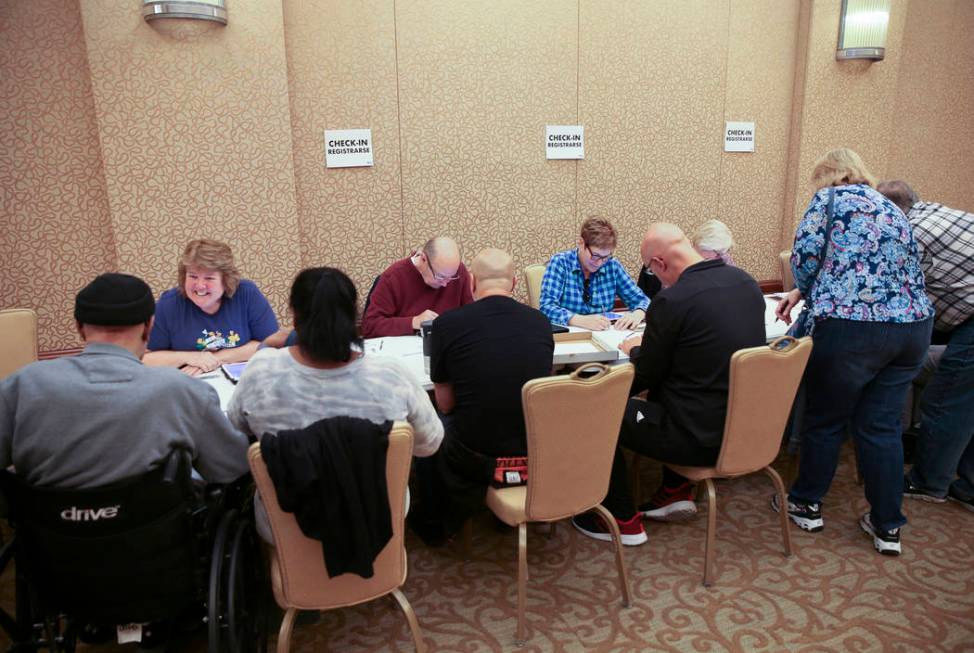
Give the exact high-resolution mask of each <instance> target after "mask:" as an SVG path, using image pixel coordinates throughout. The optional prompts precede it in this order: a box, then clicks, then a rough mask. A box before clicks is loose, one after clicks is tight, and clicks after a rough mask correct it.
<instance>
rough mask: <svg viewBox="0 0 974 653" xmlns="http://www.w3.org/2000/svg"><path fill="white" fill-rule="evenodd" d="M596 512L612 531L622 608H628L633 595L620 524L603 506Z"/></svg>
mask: <svg viewBox="0 0 974 653" xmlns="http://www.w3.org/2000/svg"><path fill="white" fill-rule="evenodd" d="M595 511H596V512H598V513H599V515H601V516H602V520H603V521H604V522H605V523H606V524H608V525H609V529H610V530H611V531H612V543H613V544H614V545H615V548H616V567H617V568H618V569H619V585H621V586H622V606H623V607H624V608H628V607H629V606H630V605H632V595H631V594H630V593H629V575H628V574H627V573H626V561H625V559H624V558H623V556H622V535H620V533H619V523H618V522H616V520H615V518H614V517H613V516H612V513H611V512H609V511H608V510H607V509H606V508H605V506H603V505H602V504H599V505H597V506H595Z"/></svg>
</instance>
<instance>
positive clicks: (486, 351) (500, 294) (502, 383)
mask: <svg viewBox="0 0 974 653" xmlns="http://www.w3.org/2000/svg"><path fill="white" fill-rule="evenodd" d="M515 282H516V276H515V274H514V261H513V260H512V259H511V256H510V255H509V254H508V253H507V252H504V251H501V250H499V249H493V248H488V249H485V250H483V251H482V252H480V253H479V254H478V255H477V257H476V258H475V259H474V261H473V263H471V265H470V283H471V290H472V292H473V298H474V302H473V303H472V304H467V305H466V306H462V307H460V308H457V309H454V310H451V311H448V312H446V313H444V314H443V315H441V316H439V317H438V318H436V320H435V321H434V323H433V331H432V335H431V337H432V350H431V352H430V378H431V379H432V381H433V386H434V392H435V394H436V404H437V408H438V410H439V411H440V413H442V414H444V415H447V416H448V417H447V418H445V419H444V424H445V426H446V435H445V437H444V439H443V444H442V445H441V446H440V450H439V452H438V453H437V454H436V456H435V459H434V460H433V461H431V462H430V463H427V464H426V465H423V466H424V467H426V468H429V467H432V469H431V470H430V469H427V470H426V471H425V472H424V473H423V474H422V475H423V476H424V477H425V478H424V479H421V481H423V484H424V485H425V488H424V491H423V503H424V504H426V505H422V506H420V507H419V508H418V509H417V512H418V513H419V514H418V515H417V517H416V518H415V519H414V520H412V522H411V525H412V526H413V527H414V529H415V530H416V531H417V532H418V533H419V535H420V536H421V537H423V539H424V540H426V541H427V542H428V543H431V544H435V543H436V542H437V541H438V540H442V539H444V538H445V537H449V536H450V535H452V534H453V533H455V532H456V531H457V530H458V529H459V528H460V526H462V524H463V522H464V521H466V519H467V518H468V517H469V516H470V515H471V514H472V513H473V511H475V510H476V509H477V508H478V507H479V506H480V505H482V504H483V502H484V497H485V495H486V492H487V487H488V485H489V484H490V482H491V479H492V477H493V475H494V470H495V467H496V463H497V458H500V457H511V456H525V455H527V442H526V434H525V428H524V410H523V407H522V405H521V387H522V386H523V385H524V384H525V382H527V381H529V380H531V379H534V378H538V377H542V376H548V375H549V374H551V367H552V357H553V354H554V339H553V338H552V332H551V324H550V322H549V321H548V319H547V318H546V317H545V316H544V315H543V314H542V313H541V312H540V311H538V310H537V309H535V308H532V307H530V306H527V305H525V304H522V303H520V302H518V301H517V300H516V299H514V298H513V292H514V285H515ZM417 473H419V472H417ZM431 486H432V487H431ZM430 504H433V505H430ZM437 531H439V532H437Z"/></svg>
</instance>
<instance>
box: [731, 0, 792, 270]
mask: <svg viewBox="0 0 974 653" xmlns="http://www.w3.org/2000/svg"><path fill="white" fill-rule="evenodd" d="M797 27H798V3H792V2H779V1H778V0H731V2H730V25H729V34H730V38H729V39H728V46H727V47H728V53H727V76H726V90H725V93H724V102H725V105H724V120H742V121H754V122H755V123H756V125H755V139H756V140H755V147H754V152H753V153H739V152H723V151H722V152H721V155H720V156H721V160H720V188H719V190H718V195H717V206H718V207H719V208H718V210H717V215H716V217H718V218H719V219H721V220H723V221H724V222H725V223H727V226H728V227H730V230H731V232H732V233H733V234H734V238H735V240H736V241H737V247H736V249H735V252H734V257H735V261H736V262H737V264H738V265H740V266H741V267H742V268H744V269H745V270H747V271H748V272H750V273H751V274H752V275H753V276H754V277H755V278H757V279H777V278H779V277H780V276H781V272H780V266H779V265H778V251H779V245H778V240H779V231H780V228H779V224H780V223H781V220H782V217H783V216H784V215H785V213H786V211H787V212H789V213H790V211H791V205H790V204H789V205H787V206H786V205H785V202H784V194H783V193H782V189H783V187H784V181H785V176H786V171H787V165H788V139H789V138H790V124H791V120H790V118H791V102H792V90H793V89H792V80H793V79H794V72H795V32H796V30H797ZM723 127H724V125H723V122H722V123H721V124H720V129H721V130H723ZM718 138H719V137H718ZM719 146H720V148H721V150H723V143H722V142H721V143H720V145H719Z"/></svg>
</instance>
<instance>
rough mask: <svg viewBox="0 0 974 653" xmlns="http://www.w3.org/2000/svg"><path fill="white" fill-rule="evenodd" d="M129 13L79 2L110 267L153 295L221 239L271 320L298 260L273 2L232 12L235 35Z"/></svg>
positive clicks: (277, 10) (134, 10) (133, 8)
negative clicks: (110, 241)
mask: <svg viewBox="0 0 974 653" xmlns="http://www.w3.org/2000/svg"><path fill="white" fill-rule="evenodd" d="M139 5H140V3H138V2H128V3H124V4H123V3H112V2H83V3H81V9H82V16H83V18H84V35H85V42H86V44H87V50H88V67H89V69H90V73H91V81H92V88H93V91H94V101H95V113H96V116H97V121H98V129H99V138H100V141H101V149H102V156H103V161H104V174H105V181H106V185H107V189H108V199H109V204H110V207H111V220H112V227H113V231H114V235H115V246H116V249H117V252H118V259H117V262H116V264H117V266H118V268H119V269H120V270H123V271H126V272H132V273H135V274H139V275H140V276H143V277H144V278H145V279H146V281H148V282H149V284H150V285H151V286H152V287H153V289H155V290H156V291H157V292H161V291H162V290H164V289H165V288H167V287H169V286H171V285H173V283H174V282H175V278H176V261H177V258H178V256H179V254H180V253H181V252H182V250H183V247H184V246H185V244H186V242H187V241H189V240H192V239H194V238H201V237H211V238H217V239H219V240H223V241H225V242H227V243H229V244H230V245H231V246H232V247H233V250H234V254H235V256H236V258H237V260H238V263H239V267H240V269H241V272H242V274H243V275H244V276H245V277H248V278H251V279H253V280H254V281H256V282H257V284H258V285H259V286H260V287H262V288H263V289H264V290H265V292H266V294H267V295H268V297H269V299H270V300H271V302H272V304H273V305H274V306H275V308H276V309H277V310H278V312H281V311H283V310H284V308H285V306H286V295H285V292H284V289H285V288H286V287H287V285H288V284H289V282H290V279H291V277H292V276H293V270H294V269H296V268H297V267H298V266H299V265H300V261H301V259H300V255H299V239H298V229H297V209H296V206H295V193H294V171H293V166H292V163H291V121H290V116H289V112H288V83H287V66H286V60H285V55H284V26H283V18H282V14H281V5H280V3H275V2H240V3H236V4H235V6H233V7H232V11H233V27H232V28H231V29H223V28H221V27H219V26H218V25H216V24H214V23H206V22H201V21H185V22H184V21H177V22H173V23H168V22H165V21H163V22H162V23H157V24H155V25H150V24H148V23H146V22H145V21H144V20H143V19H142V16H141V9H140V6H139Z"/></svg>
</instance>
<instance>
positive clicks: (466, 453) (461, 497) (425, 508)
mask: <svg viewBox="0 0 974 653" xmlns="http://www.w3.org/2000/svg"><path fill="white" fill-rule="evenodd" d="M522 455H524V454H522ZM416 462H417V466H416V474H417V481H418V482H419V484H420V487H421V488H422V489H421V495H422V500H421V505H420V506H418V510H419V511H420V514H419V517H420V518H421V519H422V520H423V521H424V522H426V524H427V526H428V527H429V526H431V525H433V524H434V523H438V524H439V525H440V526H441V528H442V529H443V534H444V535H445V536H446V537H450V536H452V535H453V534H455V533H456V532H458V531H459V530H460V528H461V527H462V526H463V524H464V522H465V521H467V519H469V518H470V517H471V516H473V515H474V514H475V513H476V512H477V511H478V510H480V508H481V506H483V505H484V499H485V497H486V496H487V488H488V487H489V486H490V482H491V479H492V478H493V476H494V468H495V467H496V465H497V459H496V458H495V457H493V456H486V455H484V454H482V453H478V452H476V451H473V450H472V449H470V448H469V447H467V446H465V445H464V444H463V443H462V442H460V440H459V438H457V437H456V434H455V433H452V432H451V429H449V428H448V429H447V432H446V435H445V437H444V438H443V443H442V444H441V445H440V448H439V450H438V451H437V452H436V453H435V454H434V455H433V456H431V457H430V458H425V459H423V458H417V459H416Z"/></svg>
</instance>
